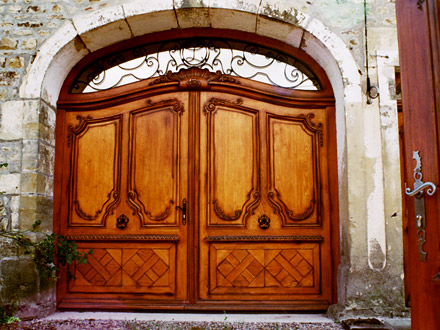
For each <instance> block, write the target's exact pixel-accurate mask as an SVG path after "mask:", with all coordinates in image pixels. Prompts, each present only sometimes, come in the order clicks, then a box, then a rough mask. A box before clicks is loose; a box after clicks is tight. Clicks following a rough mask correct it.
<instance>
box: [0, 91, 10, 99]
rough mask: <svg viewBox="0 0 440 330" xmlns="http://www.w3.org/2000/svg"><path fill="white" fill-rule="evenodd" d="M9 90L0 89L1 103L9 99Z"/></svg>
mask: <svg viewBox="0 0 440 330" xmlns="http://www.w3.org/2000/svg"><path fill="white" fill-rule="evenodd" d="M8 95H9V93H8V90H7V89H6V88H0V101H2V102H4V101H6V100H7V99H8Z"/></svg>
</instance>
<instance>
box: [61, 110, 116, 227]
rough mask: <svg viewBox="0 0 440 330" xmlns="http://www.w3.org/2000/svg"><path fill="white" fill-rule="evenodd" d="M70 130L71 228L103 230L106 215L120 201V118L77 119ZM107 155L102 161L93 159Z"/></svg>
mask: <svg viewBox="0 0 440 330" xmlns="http://www.w3.org/2000/svg"><path fill="white" fill-rule="evenodd" d="M75 119H77V120H78V121H79V123H78V124H77V125H76V127H75V128H73V126H72V125H70V126H69V133H68V134H69V135H68V144H69V146H70V150H71V158H72V160H71V163H72V171H73V173H72V176H71V185H72V187H73V189H72V191H71V193H72V195H71V197H70V205H71V211H70V214H71V217H70V218H69V219H70V225H71V226H105V220H106V218H107V216H108V213H109V211H111V210H112V207H113V206H114V205H115V204H116V203H117V202H118V200H119V193H118V192H119V191H120V182H119V180H118V178H119V176H120V173H119V172H120V164H119V163H120V162H119V159H120V150H121V145H120V144H121V141H120V138H121V132H120V128H121V119H122V118H121V117H120V116H117V117H116V118H115V117H110V118H100V119H99V120H93V119H92V117H90V116H88V117H81V116H79V117H77V118H75ZM97 154H98V155H107V157H105V158H99V157H96V155H97Z"/></svg>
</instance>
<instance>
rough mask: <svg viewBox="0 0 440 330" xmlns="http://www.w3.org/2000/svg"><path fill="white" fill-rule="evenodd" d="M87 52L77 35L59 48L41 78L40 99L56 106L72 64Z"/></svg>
mask: <svg viewBox="0 0 440 330" xmlns="http://www.w3.org/2000/svg"><path fill="white" fill-rule="evenodd" d="M88 53H89V51H88V49H87V48H86V47H85V45H84V43H83V42H82V41H81V39H80V37H79V36H76V37H75V38H74V39H73V40H71V42H69V43H68V44H66V45H65V46H64V47H62V48H61V49H59V52H58V53H57V54H56V55H55V56H54V57H53V59H52V62H51V65H50V67H49V68H48V70H47V72H46V76H45V77H44V81H43V80H42V81H41V82H42V86H41V87H42V93H41V94H42V99H43V100H44V101H46V102H47V103H49V104H50V105H51V106H52V107H53V108H56V102H57V100H58V96H59V93H60V89H61V86H62V85H63V82H64V80H65V79H66V77H67V75H68V73H69V72H70V70H71V69H72V68H73V66H74V65H75V64H76V63H78V62H79V61H80V60H81V59H82V58H83V57H84V56H86V55H87V54H88ZM20 92H21V90H20Z"/></svg>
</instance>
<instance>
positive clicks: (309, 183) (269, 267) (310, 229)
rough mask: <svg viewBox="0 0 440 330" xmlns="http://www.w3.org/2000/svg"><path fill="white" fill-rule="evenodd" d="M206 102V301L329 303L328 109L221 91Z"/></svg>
mask: <svg viewBox="0 0 440 330" xmlns="http://www.w3.org/2000/svg"><path fill="white" fill-rule="evenodd" d="M200 103H201V111H200V114H199V118H200V189H199V191H200V197H199V201H200V204H199V213H200V216H199V224H198V228H199V234H198V241H199V247H200V251H199V260H198V264H199V280H198V296H197V298H198V301H199V303H200V304H203V303H206V304H209V302H210V301H215V302H217V303H218V302H220V303H221V302H223V303H224V304H227V301H242V302H243V301H248V303H249V302H250V301H269V304H272V306H276V305H277V304H278V305H288V304H290V305H292V304H303V305H304V304H305V303H306V304H307V303H309V304H310V305H309V306H310V308H326V307H327V306H328V303H329V302H330V301H331V259H332V258H331V248H330V218H329V214H330V213H329V197H328V174H327V172H328V168H327V152H328V150H327V140H326V136H327V110H326V109H325V108H324V109H313V108H312V109H310V108H306V109H304V108H303V109H301V108H295V107H292V106H278V105H274V104H270V103H266V102H263V101H257V100H253V99H248V98H245V97H241V98H237V97H236V96H233V95H226V94H220V93H213V92H207V93H204V94H202V96H201V102H200ZM312 301H313V303H311V302H312ZM244 304H246V303H244Z"/></svg>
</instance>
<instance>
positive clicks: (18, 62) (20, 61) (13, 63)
mask: <svg viewBox="0 0 440 330" xmlns="http://www.w3.org/2000/svg"><path fill="white" fill-rule="evenodd" d="M23 66H24V57H22V56H17V57H11V58H10V59H9V67H10V68H13V69H21V68H22V67H23Z"/></svg>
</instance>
